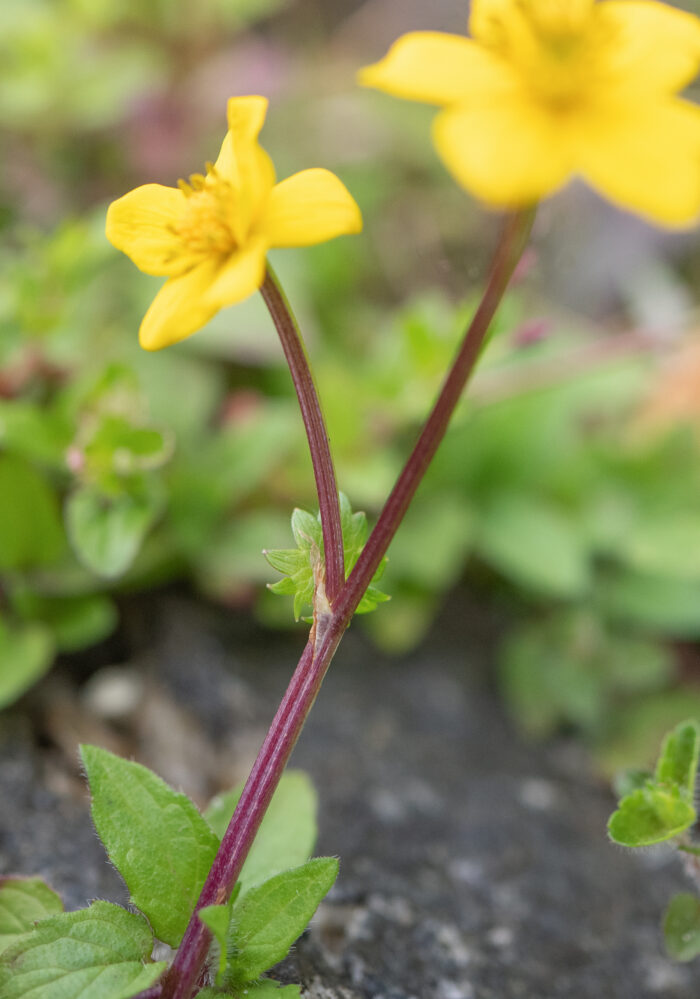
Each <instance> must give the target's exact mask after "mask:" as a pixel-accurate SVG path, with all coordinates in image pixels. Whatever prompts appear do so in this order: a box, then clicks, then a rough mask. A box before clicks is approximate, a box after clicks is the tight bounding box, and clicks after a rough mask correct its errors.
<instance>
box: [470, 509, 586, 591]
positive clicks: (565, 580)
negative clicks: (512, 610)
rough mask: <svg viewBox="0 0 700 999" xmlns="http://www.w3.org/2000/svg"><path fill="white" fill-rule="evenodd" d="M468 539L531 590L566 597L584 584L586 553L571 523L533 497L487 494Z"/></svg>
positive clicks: (498, 566)
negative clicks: (472, 538) (471, 539)
mask: <svg viewBox="0 0 700 999" xmlns="http://www.w3.org/2000/svg"><path fill="white" fill-rule="evenodd" d="M474 544H475V546H476V548H477V549H478V551H479V553H480V554H481V555H482V557H483V558H484V559H486V561H487V562H489V563H490V564H491V565H492V566H494V567H495V568H496V569H499V570H500V571H501V572H503V573H504V574H505V575H506V576H508V577H509V578H510V579H511V580H512V581H513V582H514V583H516V584H518V585H520V586H523V587H525V588H526V589H527V590H533V591H534V592H535V593H536V594H543V595H547V596H554V597H560V598H569V599H571V598H574V597H580V596H582V595H583V594H584V593H585V592H586V590H587V589H588V587H589V585H590V566H589V561H588V552H587V551H586V548H585V546H584V544H583V541H582V539H581V536H580V534H579V533H577V531H576V528H575V526H574V524H573V523H572V522H571V521H570V520H569V519H568V518H567V517H566V516H564V514H562V513H561V512H560V511H558V510H557V509H555V508H554V507H553V506H550V505H548V504H546V503H543V502H540V501H538V500H536V499H534V498H531V497H528V496H525V495H518V494H515V493H513V494H510V495H506V494H503V495H500V496H495V497H493V499H492V500H491V502H490V503H489V504H488V505H487V507H486V508H485V510H484V512H483V515H482V518H481V520H480V523H479V526H478V528H477V531H476V534H475V538H474Z"/></svg>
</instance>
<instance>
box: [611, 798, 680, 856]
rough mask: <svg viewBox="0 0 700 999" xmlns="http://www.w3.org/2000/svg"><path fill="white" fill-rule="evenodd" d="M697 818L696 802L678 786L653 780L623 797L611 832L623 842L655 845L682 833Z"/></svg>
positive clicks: (612, 817)
mask: <svg viewBox="0 0 700 999" xmlns="http://www.w3.org/2000/svg"><path fill="white" fill-rule="evenodd" d="M695 820H696V814H695V809H694V808H693V805H692V803H691V802H689V801H688V800H687V797H686V795H685V794H684V793H683V792H682V791H680V790H679V788H678V787H675V786H673V787H670V788H666V787H663V788H662V787H658V786H656V785H654V784H651V783H650V784H648V785H647V786H646V787H644V788H640V789H638V790H637V791H633V792H632V793H631V794H628V795H627V796H626V797H624V798H623V799H622V801H621V802H620V806H619V808H618V810H617V811H616V812H614V813H613V814H612V815H611V817H610V821H609V822H608V832H609V834H610V838H611V839H612V840H614V841H615V842H616V843H619V844H620V845H621V846H631V847H635V846H652V845H653V844H654V843H663V842H664V841H665V840H669V839H673V837H674V836H678V835H679V834H680V833H682V832H683V831H684V830H685V829H688V828H689V827H690V826H692V825H693V824H694V822H695Z"/></svg>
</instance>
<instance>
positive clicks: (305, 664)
mask: <svg viewBox="0 0 700 999" xmlns="http://www.w3.org/2000/svg"><path fill="white" fill-rule="evenodd" d="M533 218H534V211H528V212H521V213H519V214H517V215H513V216H510V217H509V218H508V220H507V221H506V225H505V227H504V230H503V233H502V235H501V239H500V242H499V245H498V248H497V250H496V254H495V257H494V260H493V264H492V267H491V273H490V276H489V281H488V284H487V287H486V291H485V292H484V296H483V298H482V300H481V304H480V305H479V308H478V309H477V311H476V313H475V315H474V318H473V319H472V321H471V323H470V325H469V328H468V329H467V331H466V333H465V336H464V339H463V341H462V345H461V347H460V349H459V351H458V353H457V356H456V358H455V361H454V364H453V366H452V368H451V369H450V372H449V374H448V376H447V378H446V379H445V382H444V384H443V386H442V389H441V391H440V394H439V396H438V398H437V401H436V403H435V405H434V407H433V410H432V412H431V414H430V416H429V417H428V420H427V422H426V424H425V427H424V429H423V431H422V433H421V435H420V437H419V438H418V441H417V443H416V445H415V447H414V449H413V451H412V453H411V456H410V458H409V459H408V461H407V463H406V466H405V467H404V469H403V471H402V472H401V474H400V476H399V478H398V480H397V482H396V485H395V486H394V488H393V490H392V492H391V494H390V496H389V499H388V500H387V502H386V505H385V507H384V509H383V510H382V513H381V515H380V517H379V520H378V521H377V524H376V526H375V528H374V530H373V531H372V533H371V535H370V537H369V540H368V541H367V544H366V545H365V548H364V550H363V552H362V554H361V556H360V558H359V560H358V562H357V564H356V566H355V568H354V569H353V571H352V573H351V575H350V577H349V579H348V581H347V583H346V584H345V585H344V586H343V588H342V590H341V591H340V593H339V594H338V597H337V599H336V602H335V604H334V605H333V607H332V611H331V613H330V614H326V615H323V616H322V617H321V618H320V619H317V620H316V627H315V630H314V632H313V633H312V634H313V635H314V638H313V642H312V640H311V639H310V640H309V642H308V644H307V645H306V648H305V649H304V652H303V654H302V657H301V659H300V660H299V664H298V666H297V668H296V670H295V671H294V675H293V677H292V679H291V682H290V684H289V687H288V688H287V691H286V693H285V695H284V698H283V700H282V703H281V704H280V706H279V708H278V710H277V714H276V715H275V717H274V719H273V722H272V725H271V726H270V729H269V731H268V733H267V736H266V737H265V741H264V743H263V745H262V748H261V750H260V752H259V754H258V757H257V759H256V761H255V764H254V765H253V769H252V771H251V773H250V776H249V777H248V780H247V782H246V785H245V788H244V789H243V793H242V795H241V797H240V799H239V802H238V805H237V806H236V810H235V812H234V814H233V817H232V819H231V822H230V824H229V827H228V829H227V830H226V834H225V835H224V838H223V840H222V842H221V846H220V848H219V852H218V853H217V855H216V858H215V860H214V864H213V866H212V868H211V871H210V872H209V875H208V877H207V880H206V882H205V884H204V888H203V889H202V894H201V895H200V898H199V900H198V902H197V907H196V909H195V912H194V913H193V915H192V918H191V919H190V922H189V925H188V927H187V930H186V931H185V935H184V937H183V939H182V942H181V944H180V947H179V949H178V952H177V954H176V956H175V960H174V961H173V964H172V965H171V967H170V968H169V970H168V972H167V974H166V976H165V978H164V980H163V991H162V999H190V997H191V995H192V991H193V989H194V988H195V986H196V982H197V979H198V977H199V974H200V972H201V969H202V967H203V965H204V962H205V961H206V958H207V953H208V950H209V946H210V943H211V932H210V931H209V930H208V929H207V927H206V926H205V925H204V924H203V923H202V922H201V921H200V920H199V918H198V916H197V911H198V910H199V909H201V908H203V907H204V906H207V905H217V904H223V903H224V902H225V901H226V900H227V899H228V897H229V895H230V894H231V891H232V889H233V886H234V884H235V882H236V880H237V878H238V876H239V874H240V872H241V868H242V867H243V863H244V861H245V858H246V856H247V854H248V851H249V850H250V847H251V846H252V843H253V840H254V838H255V835H256V833H257V831H258V828H259V826H260V823H261V822H262V819H263V816H264V814H265V811H266V809H267V806H268V804H269V802H270V799H271V797H272V795H273V793H274V791H275V788H276V787H277V785H278V783H279V780H280V778H281V776H282V773H283V771H284V768H285V766H286V764H287V760H288V759H289V757H290V755H291V752H292V750H293V748H294V745H295V743H296V741H297V739H298V737H299V734H300V732H301V730H302V728H303V726H304V723H305V721H306V718H307V716H308V714H309V711H310V710H311V707H312V705H313V703H314V700H315V699H316V695H317V694H318V691H319V689H320V687H321V683H322V681H323V678H324V676H325V674H326V671H327V669H328V667H329V665H330V663H331V660H332V658H333V655H334V654H335V650H336V649H337V647H338V644H339V642H340V640H341V638H342V636H343V633H344V631H345V629H346V628H347V626H348V624H349V623H350V620H351V618H352V616H353V614H354V612H355V610H356V608H357V605H358V604H359V602H360V600H361V599H362V596H363V594H364V592H365V590H366V589H367V587H368V586H369V584H370V582H371V580H372V577H373V576H374V573H375V572H376V570H377V567H378V566H379V563H380V562H381V560H382V558H383V557H384V555H385V554H386V550H387V548H388V547H389V543H390V542H391V539H392V538H393V536H394V534H395V533H396V530H397V529H398V527H399V524H400V523H401V519H402V518H403V515H404V513H405V512H406V509H407V507H408V505H409V503H410V501H411V499H412V497H413V495H414V493H415V491H416V489H417V488H418V485H419V483H420V481H421V479H422V477H423V475H424V474H425V470H426V468H427V467H428V464H429V463H430V461H431V459H432V458H433V456H434V455H435V452H436V451H437V449H438V446H439V444H440V441H441V440H442V438H443V436H444V434H445V430H446V429H447V425H448V423H449V420H450V417H451V415H452V413H453V412H454V409H455V407H456V406H457V403H458V402H459V399H460V396H461V394H462V390H463V389H464V386H465V385H466V383H467V380H468V379H469V376H470V375H471V373H472V371H473V370H474V367H475V366H476V362H477V360H478V357H479V353H480V350H481V347H482V345H483V343H484V339H485V337H486V334H487V332H488V328H489V325H490V323H491V320H492V319H493V316H494V314H495V312H496V309H497V307H498V305H499V303H500V301H501V299H502V297H503V294H504V292H505V290H506V287H507V286H508V282H509V280H510V278H511V276H512V273H513V270H514V269H515V266H516V264H517V262H518V260H519V259H520V256H521V254H522V251H523V249H524V248H525V245H526V243H527V238H528V236H529V233H530V229H531V226H532V221H533Z"/></svg>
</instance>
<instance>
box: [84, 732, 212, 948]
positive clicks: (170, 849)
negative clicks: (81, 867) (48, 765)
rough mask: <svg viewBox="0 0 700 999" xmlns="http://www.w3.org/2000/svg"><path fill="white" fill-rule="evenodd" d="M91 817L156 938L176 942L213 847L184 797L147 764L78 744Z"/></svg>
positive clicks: (201, 821) (173, 944)
mask: <svg viewBox="0 0 700 999" xmlns="http://www.w3.org/2000/svg"><path fill="white" fill-rule="evenodd" d="M81 753H82V757H83V762H84V764H85V769H86V771H87V776H88V781H89V782H90V791H91V793H92V817H93V821H94V823H95V827H96V829H97V832H98V833H99V835H100V838H101V839H102V842H103V843H104V845H105V847H106V849H107V853H108V854H109V857H110V860H111V861H112V863H113V864H114V865H115V866H116V867H117V869H118V870H119V873H120V874H121V876H122V877H123V878H124V880H125V882H126V884H127V887H128V889H129V892H130V894H131V898H132V901H133V902H134V905H136V906H138V908H139V909H141V911H142V912H143V913H145V915H146V916H148V919H149V922H150V923H151V926H152V927H153V930H154V932H155V934H156V936H157V937H158V938H159V939H160V940H163V941H164V942H165V943H167V944H170V946H171V947H176V946H177V945H178V943H179V942H180V938H181V937H182V935H183V933H184V931H185V928H186V926H187V922H188V920H189V918H190V915H191V913H192V910H193V909H194V906H195V903H196V901H197V898H198V897H199V893H200V891H201V889H202V885H203V884H204V880H205V878H206V876H207V873H208V871H209V868H210V867H211V865H212V862H213V860H214V856H215V854H216V851H217V848H218V845H219V844H218V842H217V839H216V836H215V835H214V833H213V832H212V831H211V829H210V828H209V826H208V825H207V823H206V822H205V821H204V819H203V818H202V816H201V815H200V814H199V812H198V811H197V809H196V808H195V806H194V805H193V804H192V802H191V801H190V799H189V798H188V797H187V796H186V795H184V794H178V793H177V792H175V791H173V790H172V788H170V787H168V785H167V784H166V783H165V782H164V781H162V780H161V779H160V777H157V776H156V775H155V774H154V773H152V772H151V771H150V770H148V769H147V768H146V767H143V766H141V765H140V764H138V763H132V762H129V761H127V760H122V759H121V758H120V757H118V756H115V755H114V754H113V753H109V752H107V750H105V749H99V748H98V747H97V746H82V747H81Z"/></svg>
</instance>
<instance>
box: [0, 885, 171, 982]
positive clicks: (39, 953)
mask: <svg viewBox="0 0 700 999" xmlns="http://www.w3.org/2000/svg"><path fill="white" fill-rule="evenodd" d="M152 949H153V936H152V934H151V931H150V929H149V927H148V923H147V922H146V920H145V919H144V918H143V916H139V915H135V914H134V913H132V912H126V911H125V910H124V909H121V908H120V907H119V906H118V905H112V904H110V903H109V902H94V903H93V904H92V905H91V906H90V908H89V909H81V910H80V911H79V912H64V913H61V914H60V915H58V916H51V917H50V918H48V919H44V920H42V922H41V923H39V924H38V926H37V927H36V928H35V929H33V930H31V931H30V932H28V933H26V934H25V935H24V936H22V937H20V939H19V940H18V941H17V942H16V943H15V944H14V945H13V946H12V947H10V948H8V950H6V951H5V952H4V954H3V955H2V956H1V957H0V995H1V996H2V999H28V997H30V996H31V997H32V999H88V997H89V999H131V997H132V996H135V995H136V994H137V993H138V992H141V991H143V990H144V989H147V988H148V987H149V986H151V985H153V983H154V982H155V981H156V980H157V979H158V978H159V977H160V975H161V974H162V973H163V971H164V970H165V967H166V965H165V963H164V962H160V963H158V964H150V963H146V962H148V961H149V959H150V955H151V950H152Z"/></svg>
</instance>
